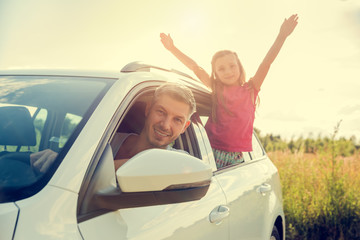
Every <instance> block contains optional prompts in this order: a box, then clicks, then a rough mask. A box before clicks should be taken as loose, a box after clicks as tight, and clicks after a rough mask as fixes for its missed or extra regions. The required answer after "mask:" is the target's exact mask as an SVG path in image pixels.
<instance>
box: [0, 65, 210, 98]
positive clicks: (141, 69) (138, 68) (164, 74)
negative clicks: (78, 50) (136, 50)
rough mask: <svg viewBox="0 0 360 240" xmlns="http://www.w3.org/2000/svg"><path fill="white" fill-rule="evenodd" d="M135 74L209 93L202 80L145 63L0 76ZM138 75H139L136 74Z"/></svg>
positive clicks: (0, 73)
mask: <svg viewBox="0 0 360 240" xmlns="http://www.w3.org/2000/svg"><path fill="white" fill-rule="evenodd" d="M129 73H133V74H134V75H137V76H138V77H139V79H142V80H146V79H147V78H149V79H151V80H154V77H156V78H157V79H158V80H163V81H167V80H170V79H172V80H174V79H177V80H178V81H180V82H183V83H186V85H188V86H191V87H193V88H194V89H197V90H200V91H204V90H205V91H207V92H208V91H209V89H208V88H207V87H205V85H204V84H203V83H201V82H200V80H198V79H195V78H193V77H191V76H190V75H188V74H186V73H183V72H181V71H178V70H175V69H167V68H163V67H158V66H155V65H151V64H147V63H144V62H140V61H136V62H131V63H129V64H127V65H125V66H124V67H123V68H122V69H121V70H120V71H119V70H117V71H116V70H114V71H112V70H88V69H80V70H79V69H60V68H55V69H30V68H28V69H26V68H25V69H5V70H0V76H59V77H70V76H71V77H90V78H91V77H93V78H111V79H114V80H116V79H121V78H122V76H124V75H128V74H129ZM136 73H137V74H136Z"/></svg>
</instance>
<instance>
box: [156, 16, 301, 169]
mask: <svg viewBox="0 0 360 240" xmlns="http://www.w3.org/2000/svg"><path fill="white" fill-rule="evenodd" d="M297 20H298V16H297V14H294V15H292V16H290V17H289V18H288V19H285V20H284V22H283V23H282V25H281V28H280V32H279V34H278V36H277V38H276V40H275V42H274V43H273V45H272V46H271V48H270V50H269V52H268V53H267V54H266V56H265V58H264V60H263V61H262V63H261V64H260V66H259V68H258V70H257V72H256V73H255V76H253V77H252V78H250V80H249V81H246V79H245V71H244V69H243V66H242V65H241V63H240V60H239V58H238V56H237V54H236V53H235V52H232V51H228V50H224V51H219V52H217V53H215V55H214V56H213V58H212V61H211V67H212V72H211V75H209V74H208V73H207V72H205V70H204V69H203V68H201V67H200V66H198V65H197V64H196V62H195V61H194V60H192V59H191V58H190V57H188V56H187V55H185V54H184V53H183V52H181V51H180V50H179V49H177V48H176V47H175V45H174V42H173V40H172V38H171V37H170V34H168V35H166V34H164V33H161V34H160V37H161V42H162V44H163V45H164V47H165V48H166V49H167V50H169V51H170V52H171V53H172V54H173V55H174V56H175V57H176V58H178V59H179V60H180V61H181V62H182V63H183V64H185V66H187V67H188V68H189V69H190V70H192V71H193V72H194V73H195V75H196V76H197V77H198V78H199V79H200V80H201V81H202V82H203V83H204V84H205V85H206V86H208V87H210V88H211V90H212V114H211V116H210V117H209V120H208V121H207V123H206V125H205V129H206V131H207V134H208V136H209V140H210V143H211V146H212V148H213V152H214V156H215V159H216V164H217V167H218V168H222V167H225V166H228V165H232V164H237V163H241V162H243V161H244V159H243V155H242V152H249V151H252V132H253V123H254V118H255V107H256V105H255V102H256V99H257V96H258V92H259V91H260V87H261V85H262V83H263V81H264V79H265V76H266V75H267V73H268V71H269V68H270V66H271V64H272V63H273V61H274V60H275V58H276V56H277V55H278V53H279V51H280V49H281V47H282V45H283V44H284V42H285V40H286V38H287V37H288V36H289V35H290V34H291V33H292V32H293V30H294V29H295V27H296V25H297V23H298V22H297Z"/></svg>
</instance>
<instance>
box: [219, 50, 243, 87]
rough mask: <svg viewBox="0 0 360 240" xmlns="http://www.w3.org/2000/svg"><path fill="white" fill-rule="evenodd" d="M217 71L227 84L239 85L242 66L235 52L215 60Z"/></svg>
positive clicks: (221, 79) (222, 80)
mask: <svg viewBox="0 0 360 240" xmlns="http://www.w3.org/2000/svg"><path fill="white" fill-rule="evenodd" d="M215 73H216V76H217V77H218V78H219V79H220V81H221V82H222V83H223V84H225V85H239V84H240V83H239V78H240V74H241V73H240V68H239V66H238V64H237V59H236V56H235V55H234V54H226V55H225V56H222V57H219V58H218V59H217V60H216V62H215Z"/></svg>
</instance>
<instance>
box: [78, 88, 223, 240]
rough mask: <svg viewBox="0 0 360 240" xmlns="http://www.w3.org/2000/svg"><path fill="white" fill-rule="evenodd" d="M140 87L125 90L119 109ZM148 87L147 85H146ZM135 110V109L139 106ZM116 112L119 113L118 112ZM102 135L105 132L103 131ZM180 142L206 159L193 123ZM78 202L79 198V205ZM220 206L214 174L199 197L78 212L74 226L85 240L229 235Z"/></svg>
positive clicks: (220, 191) (131, 99)
mask: <svg viewBox="0 0 360 240" xmlns="http://www.w3.org/2000/svg"><path fill="white" fill-rule="evenodd" d="M143 88H144V87H141V85H139V86H137V88H136V89H137V90H133V92H131V93H130V94H128V99H126V100H125V101H123V104H124V106H120V107H119V109H128V106H131V105H133V106H135V105H137V104H135V102H136V101H135V100H134V99H135V98H139V95H141V94H142V92H141V89H143ZM149 88H150V86H147V89H149ZM144 94H145V93H144ZM135 96H136V97H135ZM140 98H141V97H140ZM131 112H132V111H131V109H130V110H129V111H128V113H129V114H130V113H131ZM135 112H139V110H136V111H135ZM117 114H118V115H121V114H122V112H118V113H117ZM116 119H120V116H118V118H114V121H117V120H116ZM121 119H124V118H121ZM124 121H125V120H124ZM120 122H121V120H120ZM131 124H134V122H131ZM135 125H136V124H135ZM109 126H113V128H112V129H113V130H111V131H113V132H114V131H116V129H115V128H116V127H117V124H116V123H110V124H109ZM115 126H116V127H115ZM120 128H121V125H120ZM109 131H110V130H109ZM104 135H109V134H106V133H105V134H104ZM110 135H111V134H110ZM107 141H108V140H106V139H105V140H104V143H103V144H104V145H105V144H108V143H107ZM180 143H181V144H180V145H181V146H183V147H184V146H185V147H184V148H186V149H184V150H187V151H188V152H189V153H190V154H191V155H194V156H195V157H198V158H199V161H205V163H207V162H206V161H207V160H203V159H202V157H203V155H202V154H205V155H206V154H207V153H206V152H204V150H203V149H204V147H203V141H202V139H201V136H200V137H199V136H197V135H196V133H195V132H194V128H193V126H190V127H189V128H188V130H187V131H186V132H185V133H184V134H182V136H181V137H180ZM99 149H104V147H101V146H99ZM98 155H99V156H100V155H102V153H101V152H99V153H98ZM204 158H205V157H204ZM207 164H208V163H207ZM114 174H115V172H114ZM107 177H109V176H103V178H107ZM90 181H91V180H90ZM85 198H86V197H85ZM82 204H83V203H81V202H80V208H81V205H82ZM223 206H226V198H225V196H224V194H223V190H222V188H221V187H220V185H219V183H218V181H217V178H216V177H213V178H212V179H211V184H210V187H209V189H208V191H207V193H206V195H205V196H204V197H203V198H201V199H200V200H197V201H191V202H184V203H175V204H167V205H155V206H147V207H141V206H139V207H132V208H127V209H118V210H116V211H111V212H106V213H104V214H92V213H89V214H83V215H78V221H79V224H78V226H79V230H80V232H81V234H82V236H83V238H84V239H85V240H92V239H199V240H201V239H206V240H209V239H217V240H218V239H229V235H228V234H229V231H228V230H229V229H228V218H227V215H228V212H227V211H226V208H224V207H223ZM99 211H101V210H99Z"/></svg>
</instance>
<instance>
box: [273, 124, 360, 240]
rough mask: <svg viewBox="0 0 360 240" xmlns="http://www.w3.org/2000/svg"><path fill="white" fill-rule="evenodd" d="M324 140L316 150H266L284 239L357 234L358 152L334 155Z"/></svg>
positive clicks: (359, 235)
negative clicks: (278, 187) (278, 189)
mask: <svg viewBox="0 0 360 240" xmlns="http://www.w3.org/2000/svg"><path fill="white" fill-rule="evenodd" d="M338 128H339V124H338V125H337V127H335V130H334V134H333V136H332V138H331V141H330V145H329V146H327V148H325V150H323V151H318V152H316V153H311V154H310V153H304V151H301V150H300V151H297V152H295V153H293V152H291V151H290V150H288V151H276V152H270V153H268V155H269V157H270V158H271V159H272V160H273V161H274V164H275V165H276V166H277V168H278V169H279V173H280V178H281V183H282V191H283V199H284V212H285V217H286V230H287V231H286V235H287V239H309V240H310V239H316V240H319V239H321V240H322V239H324V240H327V239H360V174H358V173H359V171H360V154H359V151H356V152H355V153H354V154H353V155H352V156H349V157H344V156H341V155H340V154H338V149H339V147H338V146H337V142H336V141H335V136H336V134H337V131H338Z"/></svg>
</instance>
